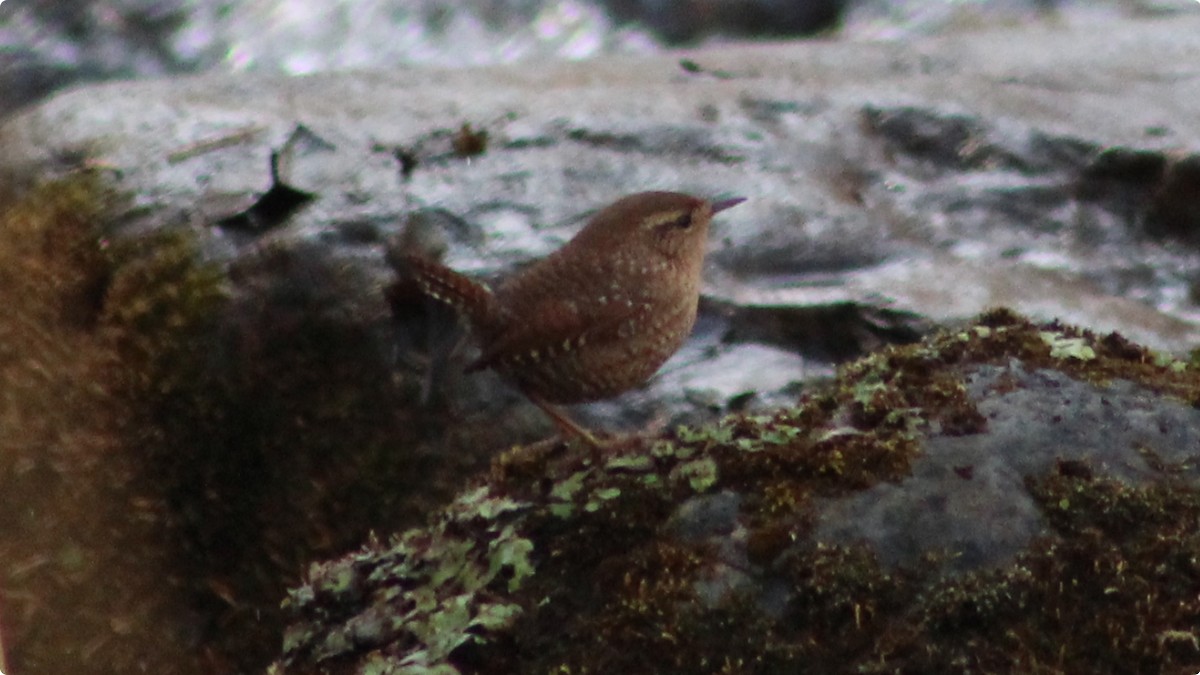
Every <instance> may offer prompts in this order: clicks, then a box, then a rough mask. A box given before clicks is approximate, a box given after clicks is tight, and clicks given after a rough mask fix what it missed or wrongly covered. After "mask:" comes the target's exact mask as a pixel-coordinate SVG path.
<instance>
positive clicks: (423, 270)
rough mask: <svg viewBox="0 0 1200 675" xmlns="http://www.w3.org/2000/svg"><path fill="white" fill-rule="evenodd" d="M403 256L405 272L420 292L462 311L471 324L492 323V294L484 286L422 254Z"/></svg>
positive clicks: (494, 301)
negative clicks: (421, 255)
mask: <svg viewBox="0 0 1200 675" xmlns="http://www.w3.org/2000/svg"><path fill="white" fill-rule="evenodd" d="M403 260H404V266H405V267H406V268H407V271H408V274H410V275H411V276H412V278H413V280H414V281H416V283H417V285H418V286H420V288H421V291H422V292H423V293H425V294H426V295H428V296H429V297H431V298H433V299H435V300H438V301H440V302H444V303H446V304H448V305H450V306H451V307H453V308H455V309H456V310H458V311H459V312H460V313H462V314H464V315H465V316H466V317H467V319H469V320H470V321H471V324H472V325H473V327H476V328H482V327H484V326H487V325H489V324H490V323H492V321H493V320H494V317H495V312H496V298H495V297H494V296H493V295H492V291H491V290H490V289H488V287H487V286H484V285H483V284H481V283H479V282H477V281H475V280H473V279H470V278H469V277H465V276H463V275H461V274H459V273H458V272H455V271H454V270H452V269H450V268H449V267H446V266H445V265H442V264H441V263H436V262H433V261H432V260H428V259H426V258H422V257H419V256H415V255H405V256H403Z"/></svg>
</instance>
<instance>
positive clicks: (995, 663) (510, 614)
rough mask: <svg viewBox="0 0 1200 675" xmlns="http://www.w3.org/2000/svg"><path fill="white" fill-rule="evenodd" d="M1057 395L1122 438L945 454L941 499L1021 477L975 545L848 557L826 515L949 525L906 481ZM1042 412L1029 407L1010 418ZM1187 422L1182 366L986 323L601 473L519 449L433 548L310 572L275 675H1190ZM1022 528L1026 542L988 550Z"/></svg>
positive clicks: (634, 443) (667, 440) (645, 447)
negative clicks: (791, 403) (1007, 527)
mask: <svg viewBox="0 0 1200 675" xmlns="http://www.w3.org/2000/svg"><path fill="white" fill-rule="evenodd" d="M984 380H986V382H987V384H986V386H980V385H979V383H980V382H982V381H984ZM1068 382H1069V383H1071V385H1072V386H1074V387H1078V388H1079V389H1078V392H1082V391H1090V392H1093V393H1095V395H1096V396H1098V397H1101V398H1104V397H1111V398H1112V400H1113V401H1114V402H1116V404H1114V405H1107V406H1103V407H1104V414H1105V415H1107V417H1105V418H1104V419H1107V420H1109V422H1110V423H1111V424H1112V425H1114V426H1113V428H1112V429H1110V430H1108V433H1105V430H1104V429H1101V430H1100V431H1101V433H1100V434H1099V435H1096V436H1092V437H1089V438H1092V439H1093V440H1095V441H1096V443H1098V444H1100V445H1103V444H1104V443H1105V442H1106V440H1105V439H1109V440H1110V441H1111V443H1112V444H1113V445H1116V446H1120V447H1112V448H1106V447H1086V446H1081V445H1070V444H1063V443H1059V442H1058V441H1059V440H1061V439H1055V438H1043V439H1042V440H1043V441H1044V443H1045V444H1050V447H1046V448H1043V450H1044V451H1043V452H1040V453H1036V454H1035V458H1036V461H1033V460H1029V459H1028V457H1029V456H1030V454H1031V453H1029V452H1026V449H1027V446H1029V447H1032V445H1036V443H1037V442H1038V438H1037V437H1036V436H1037V434H1039V433H1041V432H1042V431H1043V428H1044V424H1041V423H1033V422H1034V421H1033V420H1032V419H1031V420H1027V423H1026V425H1025V428H1027V429H1028V430H1029V432H1030V434H1031V435H1032V437H1031V438H1030V439H1027V441H1028V443H1026V445H1023V446H1017V447H1018V448H1019V450H1020V452H1018V453H1012V454H1009V455H1007V456H1006V455H1005V453H1003V452H1001V451H995V452H993V453H992V454H990V455H986V456H985V455H981V454H980V451H979V448H974V449H973V450H972V453H968V454H967V455H965V456H966V457H969V459H962V460H960V459H958V458H956V457H955V456H954V454H953V453H952V452H948V451H946V449H945V448H942V449H941V450H939V451H938V452H939V453H940V454H939V455H937V456H940V457H941V458H940V460H939V461H940V462H941V463H940V464H939V466H940V467H942V470H941V473H942V474H944V475H943V476H942V484H943V485H951V484H953V482H958V483H962V484H965V485H968V486H972V485H975V486H979V485H980V484H981V482H982V481H985V480H986V481H995V480H999V478H997V477H996V476H999V475H1001V474H1005V475H1011V476H1013V480H1015V483H1014V484H1013V485H1014V486H1015V487H1012V488H1011V489H1008V490H1005V491H996V490H990V491H989V490H982V489H981V490H979V491H978V492H979V493H980V494H981V495H983V497H984V498H986V499H985V500H982V501H980V502H979V503H976V504H974V509H975V510H974V511H973V512H969V513H966V514H962V513H956V514H952V515H953V516H954V517H956V518H960V519H961V518H963V517H965V518H966V519H967V521H969V522H973V523H974V524H975V527H976V529H978V530H980V531H983V532H985V533H987V532H989V531H991V533H990V536H981V537H977V538H974V539H972V538H969V537H964V538H959V539H956V538H954V537H948V538H947V537H943V538H941V539H938V538H916V539H914V540H912V541H909V542H908V543H907V544H906V545H918V546H920V545H924V546H925V548H924V549H922V550H907V549H905V547H904V546H899V547H897V546H896V545H895V542H894V541H893V540H892V539H889V537H887V536H875V535H877V534H878V532H874V531H871V530H870V529H869V528H868V530H865V531H859V532H856V534H855V536H852V537H847V536H844V535H845V532H846V531H847V530H852V529H853V528H852V527H851V525H852V523H849V522H842V523H840V524H839V523H836V522H834V521H833V520H832V519H833V518H834V516H835V515H836V514H837V513H838V509H839V508H841V509H842V510H843V511H845V512H847V513H849V514H850V516H851V519H853V518H857V517H858V516H859V515H861V512H860V511H856V510H854V509H849V510H848V511H847V510H846V509H845V505H846V504H848V503H850V502H851V501H852V500H854V499H856V498H859V497H860V496H862V495H865V494H868V493H871V492H872V491H890V492H896V493H903V492H904V491H905V490H906V489H907V487H908V486H909V485H910V484H921V485H923V486H924V487H923V488H922V490H923V491H922V492H921V496H922V499H924V500H926V502H927V503H928V505H929V511H928V512H927V513H925V514H920V513H919V512H916V511H911V510H910V511H900V512H899V516H900V517H901V518H905V517H912V518H914V520H912V521H903V520H901V521H899V522H895V523H891V524H890V527H891V530H890V531H905V530H920V529H922V528H929V527H930V523H933V526H934V528H935V529H936V528H937V527H940V526H941V525H940V524H941V523H942V522H943V521H939V520H938V518H937V517H934V516H935V515H936V514H938V513H942V514H943V517H944V516H945V514H944V512H945V511H946V503H945V501H944V500H945V499H946V497H945V496H944V495H943V502H942V503H941V504H940V505H939V503H938V501H937V498H938V495H937V490H935V489H933V488H931V487H930V485H932V484H933V483H932V482H931V479H930V478H929V475H925V482H924V483H920V482H919V481H917V478H919V477H920V476H919V475H918V474H919V473H920V474H931V472H932V473H937V471H935V470H934V468H933V467H932V466H924V468H922V463H923V462H924V463H928V462H929V461H930V457H936V456H935V454H934V453H933V452H932V451H931V448H934V447H935V446H936V445H937V444H939V443H946V442H953V441H954V440H955V439H986V438H988V437H989V436H990V435H993V434H1001V435H1003V436H1004V437H1005V438H1015V437H1016V435H1015V433H1016V432H1015V430H1019V429H1020V428H1021V425H1020V424H1019V423H1014V421H1013V420H1012V419H1008V418H1005V417H1004V415H1010V416H1014V415H1016V414H1017V413H1021V412H1023V413H1024V414H1028V415H1031V416H1033V415H1041V416H1044V417H1045V420H1050V422H1048V423H1051V424H1053V423H1056V422H1053V420H1054V418H1055V416H1057V415H1061V414H1064V413H1069V412H1070V411H1072V410H1075V408H1073V406H1074V405H1075V404H1076V403H1078V401H1075V400H1069V399H1064V397H1063V395H1062V394H1063V393H1064V392H1066V391H1067V390H1066V389H1064V383H1068ZM1039 387H1040V388H1042V389H1043V391H1040V392H1036V393H1038V395H1039V396H1040V398H1037V399H1036V401H1037V402H1038V403H1039V405H1040V406H1041V407H1040V408H1037V409H1035V408H1032V407H1030V406H1029V405H1028V404H1029V401H1028V400H1025V399H1023V398H1021V397H1020V396H1017V398H1015V399H1012V401H1009V399H1010V398H1012V397H1013V396H1014V395H1018V394H1020V393H1021V392H1023V391H1026V390H1027V389H1038V388H1039ZM1047 392H1049V394H1048V393H1047ZM1054 392H1058V399H1057V402H1056V403H1052V399H1051V398H1048V397H1047V396H1049V395H1050V394H1053V393H1054ZM1078 392H1076V391H1075V390H1071V391H1070V393H1069V394H1068V396H1075V394H1076V393H1078ZM1043 394H1045V396H1043ZM1131 397H1133V398H1131ZM1135 400H1136V401H1138V402H1140V403H1139V405H1138V406H1136V407H1138V408H1139V409H1133V408H1134V407H1135V406H1131V405H1130V404H1129V402H1130V401H1135ZM1005 401H1009V405H1008V407H1007V408H1005V407H1003V405H1004V403H1005ZM1013 401H1015V403H1014V402H1013ZM1198 405H1200V377H1197V372H1196V370H1195V369H1194V368H1192V367H1189V366H1186V365H1184V364H1182V363H1180V362H1177V361H1174V360H1172V359H1170V358H1167V357H1164V356H1161V355H1158V354H1154V353H1152V352H1150V351H1148V350H1145V349H1142V348H1140V347H1138V346H1136V345H1133V344H1130V343H1129V342H1128V341H1126V340H1124V339H1123V338H1121V337H1120V336H1119V335H1115V334H1111V335H1105V336H1098V335H1094V334H1092V333H1089V332H1088V331H1085V330H1080V329H1075V328H1071V327H1068V326H1063V325H1059V324H1048V325H1041V326H1038V325H1034V324H1032V323H1030V322H1029V321H1027V320H1025V319H1023V318H1022V317H1019V316H1016V315H1014V314H1012V313H1010V312H1007V311H1004V310H997V311H993V312H990V313H988V314H986V315H984V316H982V317H981V318H980V319H979V320H977V321H976V322H975V323H974V324H973V325H970V326H968V327H966V328H964V329H962V330H954V331H947V332H943V333H940V334H938V335H936V336H934V337H931V338H930V339H928V340H926V341H925V342H923V343H921V344H918V345H912V346H907V347H895V348H888V349H885V350H883V351H881V352H879V353H876V354H874V355H871V356H869V357H867V358H865V359H863V360H860V361H858V362H855V363H852V364H849V365H847V366H845V367H844V368H842V369H841V371H840V373H839V377H838V378H837V379H836V381H835V382H833V383H831V384H830V385H829V386H828V387H827V388H826V389H824V390H822V391H820V392H814V393H812V394H810V395H808V396H806V397H805V398H804V399H803V400H802V401H801V402H800V404H799V405H798V406H797V407H795V408H792V409H785V410H779V411H778V412H776V413H774V414H768V415H755V416H732V417H729V418H726V419H724V420H722V421H721V422H719V423H717V424H713V425H710V426H705V427H701V428H679V429H676V430H674V431H671V432H669V433H667V434H665V435H663V436H661V437H658V438H633V439H627V440H625V441H622V442H619V443H615V444H614V445H613V447H611V448H609V449H608V450H606V451H605V452H604V453H602V454H596V453H594V452H592V451H590V450H588V449H586V448H581V447H577V446H574V445H572V446H570V447H564V446H561V445H553V444H543V445H541V446H531V447H524V448H516V449H514V450H513V451H511V452H509V453H508V454H506V455H504V456H502V457H500V458H498V459H497V460H496V461H495V462H494V464H493V468H492V472H491V474H490V475H489V476H488V477H487V478H486V479H485V480H482V481H481V482H480V483H479V485H478V486H477V487H475V488H472V489H470V490H468V491H466V492H464V493H463V494H462V495H461V496H460V497H459V499H458V500H456V501H455V502H454V503H453V504H452V505H451V506H449V507H447V508H446V509H445V510H444V511H443V512H442V513H441V514H440V515H439V516H438V517H437V518H436V519H435V520H434V521H432V523H431V524H430V525H429V526H428V527H425V528H419V529H415V530H410V531H408V532H407V533H405V534H403V535H401V536H398V537H396V538H395V539H393V540H392V541H390V542H386V543H385V542H381V541H375V540H373V541H372V542H370V543H369V544H368V545H366V546H365V547H364V548H363V549H362V550H360V551H359V552H357V553H354V554H352V555H349V556H347V557H345V558H342V559H339V560H333V561H330V562H327V563H323V564H318V565H314V566H313V568H312V569H311V570H310V572H309V575H308V581H307V583H306V584H305V585H303V586H301V587H299V588H297V589H295V590H293V591H292V592H291V595H290V597H289V599H288V600H287V602H286V603H285V606H286V609H287V610H288V611H289V612H290V614H291V616H292V617H293V623H292V625H291V628H290V629H289V630H288V632H287V637H286V639H285V646H284V652H283V655H282V657H281V658H280V660H279V661H278V662H277V663H276V664H275V665H274V666H273V667H272V672H274V673H423V672H439V673H450V672H463V673H613V672H622V673H665V672H679V673H684V672H686V673H718V672H720V673H755V672H757V673H779V672H822V673H834V672H845V673H850V672H854V673H864V672H866V673H885V672H886V673H891V672H912V673H916V672H921V673H938V672H944V673H951V672H964V671H978V672H1019V671H1030V672H1032V671H1036V672H1048V673H1051V672H1052V673H1058V672H1061V673H1067V672H1111V671H1113V670H1121V671H1127V672H1162V671H1165V670H1169V669H1171V668H1174V667H1185V666H1186V667H1194V666H1195V664H1196V663H1200V630H1198V629H1197V626H1200V565H1198V563H1197V560H1200V533H1198V532H1200V528H1198V527H1197V524H1198V523H1200V491H1198V490H1197V483H1198V477H1200V466H1198V464H1200V456H1198V454H1197V453H1200V444H1198V443H1196V439H1197V438H1200V410H1197V406H1198ZM1055 406H1057V408H1056V407H1055ZM1122 406H1124V407H1122ZM1146 410H1152V411H1154V414H1153V415H1150V416H1147V415H1144V414H1142V413H1143V412H1145V411H1146ZM1045 420H1043V421H1045ZM1081 420H1082V422H1083V423H1084V424H1091V423H1092V422H1091V421H1090V420H1089V418H1087V417H1086V415H1085V416H1082V417H1081ZM1149 420H1153V429H1152V431H1153V432H1154V434H1156V435H1159V436H1161V437H1162V438H1165V439H1166V441H1165V442H1162V443H1156V442H1155V441H1154V440H1153V439H1149V440H1147V441H1146V442H1145V443H1143V444H1141V445H1140V446H1139V447H1128V438H1127V435H1128V434H1124V435H1123V434H1122V433H1117V432H1116V430H1117V427H1119V426H1120V425H1122V424H1124V425H1125V427H1128V428H1132V427H1135V426H1139V427H1140V426H1145V425H1146V424H1147V423H1148V421H1149ZM1060 421H1061V420H1060ZM1173 425H1174V426H1177V427H1178V428H1174V426H1173ZM1166 427H1172V428H1166ZM1128 428H1127V429H1125V430H1126V431H1128ZM1076 437H1079V438H1082V436H1078V434H1077V435H1076ZM1147 438H1149V436H1147ZM1180 439H1184V440H1185V441H1187V442H1190V443H1191V444H1190V445H1186V444H1185V445H1183V446H1180V445H1179V441H1180ZM949 447H951V448H953V447H954V446H953V445H951V446H949ZM981 447H985V446H981ZM986 447H989V448H992V446H986ZM992 449H993V450H994V448H992ZM1022 457H1023V458H1025V459H1024V460H1021V461H1017V460H1019V459H1020V458H1022ZM1113 458H1122V461H1124V462H1125V463H1124V464H1122V465H1121V466H1114V465H1113V461H1115V460H1114V459H1113ZM989 463H995V464H997V465H1003V466H1005V467H1007V468H1006V469H1005V470H1004V471H992V470H991V469H990V468H989V466H987V465H988V464H989ZM1022 470H1024V473H1021V471H1022ZM1006 472H1007V473H1006ZM877 494H878V493H877ZM986 500H990V501H986ZM1025 502H1028V503H1030V504H1033V505H1034V507H1033V510H1034V513H1033V515H1032V518H1033V521H1034V522H1036V527H1034V528H1031V529H1029V530H1028V531H1022V532H1020V533H1019V536H1014V535H1013V534H1012V533H1007V532H1003V531H997V530H999V529H1002V528H1003V526H1004V524H1005V523H1010V522H1011V513H1010V509H1011V508H1012V504H1014V503H1025ZM1018 510H1019V509H1018ZM931 514H934V515H931ZM921 518H925V519H926V520H929V521H930V522H926V523H922V522H919V521H920V519H921ZM877 529H879V528H877ZM882 529H883V530H886V529H887V528H882ZM893 539H894V537H893ZM914 542H915V543H914ZM964 547H968V548H971V550H970V551H968V553H969V555H966V556H964V551H963V550H962V549H963V548H964ZM898 551H899V552H898Z"/></svg>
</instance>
